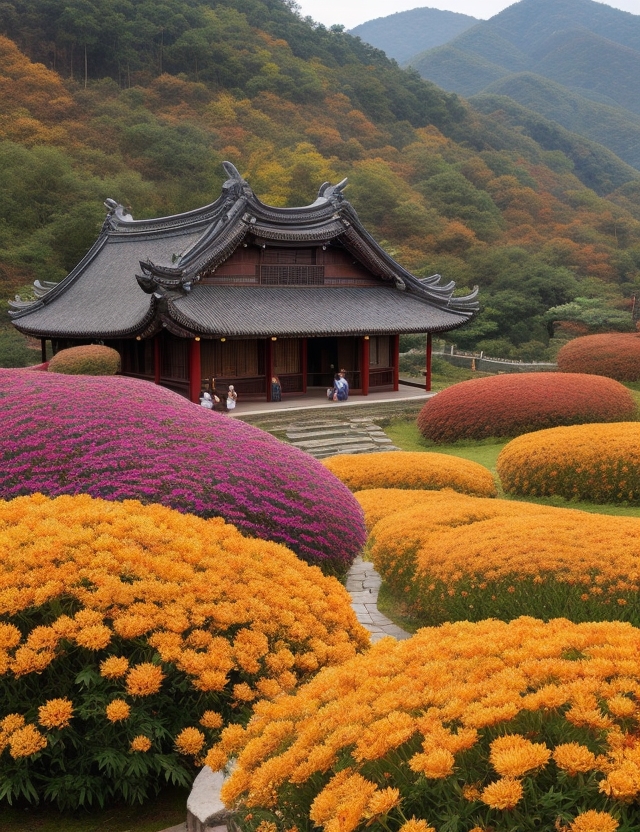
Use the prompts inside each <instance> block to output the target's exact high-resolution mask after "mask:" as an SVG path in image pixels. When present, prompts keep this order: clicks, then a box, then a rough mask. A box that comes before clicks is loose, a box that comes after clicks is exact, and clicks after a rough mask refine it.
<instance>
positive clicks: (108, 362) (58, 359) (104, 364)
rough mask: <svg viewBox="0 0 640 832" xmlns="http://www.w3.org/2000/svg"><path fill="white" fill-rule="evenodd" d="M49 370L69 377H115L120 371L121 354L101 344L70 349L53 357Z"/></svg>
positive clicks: (61, 351)
mask: <svg viewBox="0 0 640 832" xmlns="http://www.w3.org/2000/svg"><path fill="white" fill-rule="evenodd" d="M48 369H49V372H50V373H63V374H64V375H68V376H115V375H116V373H118V372H119V371H120V354H119V353H118V351H117V350H114V349H112V348H111V347H104V346H100V345H99V344H87V345H86V346H81V347H69V349H67V350H60V352H58V353H56V354H55V355H54V356H53V358H52V359H51V360H50V361H49V368H48Z"/></svg>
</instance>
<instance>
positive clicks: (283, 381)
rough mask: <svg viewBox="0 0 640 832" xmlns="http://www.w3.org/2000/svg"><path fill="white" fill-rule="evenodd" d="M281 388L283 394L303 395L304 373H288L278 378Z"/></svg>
mask: <svg viewBox="0 0 640 832" xmlns="http://www.w3.org/2000/svg"><path fill="white" fill-rule="evenodd" d="M278 378H279V379H280V388H281V390H282V392H283V393H302V390H303V389H304V377H303V375H302V373H286V374H284V375H281V376H278Z"/></svg>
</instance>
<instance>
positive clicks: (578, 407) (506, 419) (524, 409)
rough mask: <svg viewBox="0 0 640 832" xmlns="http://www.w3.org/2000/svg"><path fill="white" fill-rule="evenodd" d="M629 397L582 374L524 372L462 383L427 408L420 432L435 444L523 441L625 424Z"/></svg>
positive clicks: (601, 380) (632, 409)
mask: <svg viewBox="0 0 640 832" xmlns="http://www.w3.org/2000/svg"><path fill="white" fill-rule="evenodd" d="M635 410H636V407H635V402H634V399H633V396H632V395H631V393H630V392H629V391H628V390H627V389H626V387H623V386H622V384H619V383H618V382H617V381H613V379H610V378H604V377H602V376H586V375H583V374H582V373H526V374H522V375H500V376H489V377H487V378H478V379H473V380H472V381H463V382H461V383H460V384H454V385H453V386H452V387H448V388H447V389H446V390H443V391H442V392H441V393H438V395H437V396H434V397H433V398H432V399H429V401H428V402H427V403H426V404H425V406H424V407H423V408H422V410H421V411H420V414H419V415H418V428H419V430H420V432H421V433H422V435H423V436H424V437H425V438H426V439H430V440H431V441H433V442H456V441H457V440H458V439H485V438H487V437H489V436H496V437H497V436H519V435H520V434H521V433H530V432H531V431H534V430H543V429H544V428H554V427H558V426H560V425H581V424H584V423H586V422H625V421H629V420H630V419H633V417H634V415H635Z"/></svg>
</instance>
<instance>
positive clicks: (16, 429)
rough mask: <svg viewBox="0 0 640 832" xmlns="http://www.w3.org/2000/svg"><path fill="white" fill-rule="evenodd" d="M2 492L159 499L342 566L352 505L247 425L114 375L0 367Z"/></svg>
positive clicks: (350, 547)
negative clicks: (37, 371)
mask: <svg viewBox="0 0 640 832" xmlns="http://www.w3.org/2000/svg"><path fill="white" fill-rule="evenodd" d="M0 409H1V411H2V420H1V422H0V499H5V500H9V499H12V498H13V497H18V496H21V495H25V494H31V493H34V492H40V493H42V494H46V495H48V496H52V497H55V496H58V495H59V494H80V493H85V494H90V495H91V496H93V497H102V498H103V499H106V500H127V499H136V500H140V501H141V502H143V503H161V504H162V505H165V506H170V507H171V508H174V509H177V510H178V511H182V512H184V513H191V514H197V515H199V516H201V517H214V516H220V517H224V519H225V520H227V522H229V523H233V524H234V525H235V526H237V527H238V528H239V529H240V530H241V531H242V532H244V533H245V534H248V535H251V536H253V537H259V538H263V539H266V540H275V541H277V542H278V543H283V544H284V545H285V546H289V547H290V548H291V549H293V551H294V552H296V553H297V554H298V555H299V556H300V557H301V558H303V559H304V560H305V561H307V562H308V563H312V564H316V565H319V566H322V568H323V571H328V572H344V571H345V570H346V568H347V567H348V566H349V564H350V563H351V562H352V560H353V558H354V557H355V556H356V555H357V554H358V553H359V552H360V550H361V548H362V546H363V545H364V541H365V537H366V532H365V527H364V520H363V516H362V509H361V508H360V505H359V504H358V503H357V502H356V500H355V498H354V497H353V495H352V494H351V492H350V491H349V490H348V489H347V488H346V486H344V485H343V484H342V483H341V482H340V481H339V480H338V479H337V478H336V477H335V476H334V475H333V474H331V473H330V472H329V471H327V469H326V468H325V467H324V466H323V465H321V464H320V463H319V462H317V461H316V460H314V459H313V458H311V457H310V456H308V455H307V454H305V453H303V452H302V451H298V450H297V449H296V448H292V447H290V446H289V445H286V444H285V443H283V442H280V441H279V440H278V439H276V438H275V437H273V436H271V435H269V434H268V433H265V432H263V431H261V430H258V429H257V428H254V427H252V426H251V425H246V424H244V423H242V422H239V421H235V420H233V419H231V418H230V417H229V416H227V415H226V414H218V413H213V412H211V411H209V410H205V409H204V408H202V407H199V406H198V405H194V404H191V403H190V402H188V401H187V400H186V399H183V398H182V397H181V396H178V395H177V394H176V393H172V392H171V391H169V390H166V389H164V388H162V387H156V386H155V385H153V384H149V383H148V382H144V381H138V380H136V379H130V378H122V377H107V376H103V377H88V376H62V375H57V374H49V373H34V372H31V371H28V370H0Z"/></svg>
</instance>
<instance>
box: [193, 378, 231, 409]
mask: <svg viewBox="0 0 640 832" xmlns="http://www.w3.org/2000/svg"><path fill="white" fill-rule="evenodd" d="M209 388H210V392H209V390H205V391H204V393H202V394H201V396H200V404H201V405H202V407H206V408H207V410H217V411H218V412H219V413H228V412H229V411H230V410H233V409H234V408H235V406H236V402H237V400H238V394H237V393H236V390H235V387H234V386H233V384H230V385H229V389H228V390H227V391H224V392H222V391H220V390H216V380H215V378H212V379H211V380H210V382H209Z"/></svg>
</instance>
